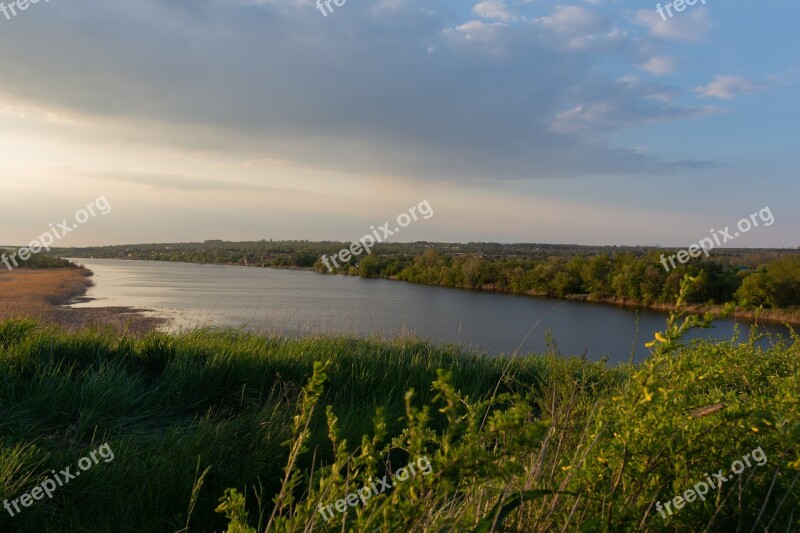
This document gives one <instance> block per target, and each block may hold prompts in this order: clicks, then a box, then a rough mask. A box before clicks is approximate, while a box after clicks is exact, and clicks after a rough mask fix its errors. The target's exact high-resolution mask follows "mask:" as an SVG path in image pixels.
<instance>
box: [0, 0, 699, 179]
mask: <svg viewBox="0 0 800 533" xmlns="http://www.w3.org/2000/svg"><path fill="white" fill-rule="evenodd" d="M314 4H315V2H313V1H312V0H286V1H279V0H259V1H241V0H240V1H238V2H231V1H229V0H225V1H223V0H196V1H195V2H192V3H191V4H188V3H187V4H176V3H174V2H167V1H163V0H162V1H156V0H126V1H125V2H122V1H110V2H107V3H103V4H97V3H96V2H91V1H89V0H73V1H72V2H71V3H70V4H69V6H67V5H65V4H58V3H50V4H48V7H47V9H40V10H38V11H37V12H36V14H35V15H33V14H31V15H29V16H26V17H25V18H24V19H22V18H21V19H19V20H17V21H15V23H14V24H13V26H11V25H10V26H9V28H8V30H7V31H6V29H4V31H3V32H2V33H0V63H2V64H3V70H4V76H3V77H2V78H1V79H0V94H6V95H9V96H10V97H12V98H13V99H14V100H15V101H17V100H19V101H22V102H24V103H25V104H26V105H31V106H35V107H36V108H38V109H43V110H47V112H49V113H54V114H56V115H59V116H61V115H65V116H69V117H71V119H72V120H78V121H80V122H81V123H83V124H90V125H91V124H103V125H104V127H103V128H102V129H103V137H104V138H108V137H113V138H115V139H118V140H119V141H120V142H129V143H131V144H135V145H138V144H148V145H159V146H161V147H163V148H164V149H165V150H178V151H185V152H198V151H200V152H217V153H218V154H222V155H223V156H224V157H228V158H231V159H237V160H249V159H277V160H281V161H292V162H295V164H297V165H298V166H306V167H325V168H328V169H331V170H332V171H338V172H341V173H353V174H363V175H379V176H392V177H398V178H404V179H414V180H418V181H429V182H433V181H435V182H446V181H448V180H457V181H485V180H525V179H535V178H540V177H559V176H590V175H598V174H603V173H614V174H636V175H639V174H641V173H646V172H651V171H656V172H661V171H672V170H675V169H676V168H678V167H676V165H675V164H673V163H671V162H662V161H659V160H658V159H656V158H655V157H653V156H648V155H645V154H642V153H640V152H638V151H636V150H626V149H611V148H608V147H607V146H606V145H605V144H604V143H603V138H602V136H603V134H604V132H609V131H613V130H617V129H620V128H626V127H636V126H638V125H642V124H653V123H657V122H662V121H663V122H666V121H672V120H682V119H690V118H697V117H699V116H706V115H708V114H710V113H712V112H713V111H712V108H707V107H697V106H692V105H678V104H675V103H670V101H669V99H668V98H665V97H664V95H671V94H675V91H674V90H673V89H672V88H670V87H665V86H662V85H659V84H656V83H650V84H642V83H638V84H633V85H631V84H630V83H628V84H627V85H626V84H621V85H620V83H619V82H618V80H617V78H618V74H617V73H616V72H614V73H613V74H612V73H611V72H610V71H609V69H607V68H605V65H606V64H607V62H609V59H611V60H612V61H615V62H617V63H618V64H620V65H623V67H624V68H628V69H630V70H632V71H635V69H637V68H639V65H640V64H641V63H642V61H643V60H644V59H643V58H640V57H639V50H640V49H641V48H642V43H641V41H639V40H638V39H637V38H635V37H634V36H632V35H630V34H629V33H628V31H627V30H626V29H624V28H620V27H617V26H616V25H615V23H614V21H615V20H616V19H615V18H613V17H610V16H608V15H607V14H605V13H600V12H598V11H597V10H596V8H594V7H592V8H588V7H584V6H576V5H560V4H559V5H556V6H548V5H543V4H542V5H535V4H533V3H529V4H522V5H520V4H514V7H515V9H518V10H519V11H520V13H518V14H517V13H512V12H511V11H510V10H509V9H508V7H507V6H506V4H505V3H503V2H499V1H493V2H492V1H487V2H479V3H477V4H474V5H473V7H471V8H470V7H466V8H461V9H459V8H458V7H453V4H452V3H451V2H449V1H444V0H438V1H437V0H424V1H423V0H385V1H383V2H382V3H380V4H378V5H377V6H378V7H380V9H379V10H378V11H376V6H375V5H373V6H368V5H366V4H363V3H357V2H347V3H346V4H345V5H344V6H342V7H340V8H338V10H337V11H336V15H337V16H336V17H330V16H329V17H323V16H322V15H321V14H320V13H319V11H317V10H316V8H315V5H314ZM525 9H527V10H528V11H525ZM386 10H391V11H390V12H389V11H386ZM85 13H91V14H92V16H91V17H87V16H85ZM389 13H390V16H389V15H388V14H389ZM476 15H477V16H478V17H479V18H480V19H479V20H477V19H475V17H476ZM689 17H691V14H688V13H686V14H684V18H689ZM334 19H335V20H334ZM676 22H677V19H676ZM613 91H620V92H619V94H616V95H614V94H611V93H612V92H613ZM659 97H660V98H661V100H658V98H659ZM673 102H674V100H673ZM176 186H177V183H176Z"/></svg>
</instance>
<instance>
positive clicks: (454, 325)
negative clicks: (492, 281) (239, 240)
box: [73, 259, 786, 363]
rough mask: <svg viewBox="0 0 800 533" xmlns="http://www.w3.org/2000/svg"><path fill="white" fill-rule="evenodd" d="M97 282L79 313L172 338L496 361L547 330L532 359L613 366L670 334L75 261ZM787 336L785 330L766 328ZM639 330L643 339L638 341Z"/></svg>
mask: <svg viewBox="0 0 800 533" xmlns="http://www.w3.org/2000/svg"><path fill="white" fill-rule="evenodd" d="M73 261H75V262H77V263H80V264H83V265H85V266H86V267H87V268H89V269H90V270H92V271H93V272H94V277H93V278H92V279H93V281H94V286H93V287H91V288H90V289H89V291H88V293H87V297H89V298H90V300H89V301H87V302H83V303H79V304H76V307H81V306H90V307H104V306H130V307H138V308H143V309H149V310H152V311H153V312H154V313H155V314H157V315H159V316H164V317H166V318H169V319H170V323H169V325H168V326H166V328H167V329H170V330H173V331H174V330H181V329H184V328H194V327H200V326H232V327H237V328H239V327H244V328H248V329H252V330H257V331H264V332H271V333H279V334H285V335H295V334H301V335H304V334H319V333H325V334H353V335H359V336H370V335H378V336H381V337H384V338H390V337H394V336H397V335H402V334H409V333H411V334H415V335H418V336H421V337H424V338H427V339H430V340H431V341H433V342H435V343H454V344H459V345H463V346H466V347H469V348H472V349H474V350H476V351H481V352H485V353H487V354H490V355H497V354H509V353H512V352H513V351H514V350H515V349H516V348H517V346H519V345H520V343H521V342H522V341H523V339H524V338H525V336H526V335H527V333H528V332H529V331H530V330H531V328H532V327H533V326H534V324H536V323H537V321H540V323H539V324H538V326H537V327H536V328H535V329H534V330H533V333H532V334H531V335H530V336H529V337H528V339H527V341H525V343H524V345H523V346H522V350H521V352H522V353H528V352H535V353H542V352H544V351H546V350H547V348H548V334H549V336H550V338H552V341H553V342H554V343H555V344H556V346H557V347H558V349H559V351H560V352H561V353H562V354H564V355H583V354H584V353H586V356H587V357H588V358H589V359H592V360H597V359H599V358H600V357H602V356H604V355H606V356H608V358H609V361H610V362H612V363H618V362H622V361H627V360H628V359H629V358H630V355H631V350H632V347H633V346H634V344H635V346H636V349H635V358H636V360H641V359H642V358H643V357H645V356H646V355H647V353H648V351H647V349H646V348H645V347H644V343H645V342H647V341H649V340H650V339H652V337H653V332H654V331H658V330H662V329H663V328H664V324H665V321H666V318H667V315H666V314H665V313H661V312H657V311H650V310H639V311H636V310H633V309H628V308H621V307H614V306H610V305H603V304H596V303H587V302H577V301H564V300H558V299H552V298H534V297H528V296H517V295H510V294H499V293H490V292H479V291H471V290H461V289H449V288H444V287H429V286H425V285H416V284H412V283H405V282H399V281H390V280H383V279H364V278H356V277H347V276H332V275H323V274H318V273H315V272H308V271H301V270H277V269H268V268H253V267H239V266H218V265H195V264H186V263H167V262H156V261H127V260H114V259H73ZM736 324H738V325H739V329H740V330H741V331H742V332H743V334H744V335H746V334H747V333H748V332H749V327H750V326H749V324H748V323H746V322H740V321H734V320H720V321H717V322H716V323H715V326H716V327H715V328H714V329H711V330H695V331H693V332H692V333H691V334H690V335H689V336H688V337H689V338H699V337H710V338H730V337H731V336H733V334H734V327H735V325H736ZM760 328H761V329H762V330H768V331H770V332H773V333H777V334H780V335H782V334H785V333H786V330H785V328H784V327H783V326H780V325H769V326H760ZM637 330H638V335H637Z"/></svg>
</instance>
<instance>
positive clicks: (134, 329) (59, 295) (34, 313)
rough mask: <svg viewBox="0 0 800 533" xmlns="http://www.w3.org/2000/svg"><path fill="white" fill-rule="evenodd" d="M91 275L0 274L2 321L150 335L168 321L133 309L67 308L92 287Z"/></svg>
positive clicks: (80, 271) (76, 271)
mask: <svg viewBox="0 0 800 533" xmlns="http://www.w3.org/2000/svg"><path fill="white" fill-rule="evenodd" d="M91 275H92V273H91V271H89V270H86V269H84V268H63V269H62V268H59V269H45V270H29V269H24V268H18V269H15V270H13V271H10V272H9V271H7V270H5V269H3V270H1V271H0V320H8V319H10V318H22V317H28V318H35V319H37V320H39V321H40V322H42V323H44V324H52V325H56V326H59V327H62V328H64V329H65V330H68V331H76V330H80V329H83V328H85V327H94V328H99V329H106V328H109V327H110V328H112V329H113V330H114V331H117V332H119V333H122V332H128V333H133V334H136V335H140V334H143V333H146V332H148V331H151V330H153V329H154V328H155V327H157V326H159V325H161V324H163V323H164V322H165V320H164V319H160V318H153V317H148V316H145V315H144V314H143V313H142V311H143V310H141V309H134V308H131V307H96V308H80V309H72V308H69V307H66V305H67V304H69V303H71V302H74V301H75V300H76V299H77V298H79V297H81V296H83V295H84V294H85V293H86V290H87V289H88V288H89V286H91V284H92V281H91Z"/></svg>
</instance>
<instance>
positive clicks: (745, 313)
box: [565, 294, 800, 325]
mask: <svg viewBox="0 0 800 533" xmlns="http://www.w3.org/2000/svg"><path fill="white" fill-rule="evenodd" d="M565 299H567V300H575V301H581V302H592V303H601V304H607V305H614V306H617V307H630V308H638V309H651V310H653V311H664V312H670V311H672V310H674V309H675V304H667V303H649V304H648V303H644V302H640V301H637V300H634V299H632V298H625V297H621V296H602V295H594V294H570V295H568V296H567V297H566V298H565ZM681 309H682V310H684V311H686V312H687V313H689V314H693V315H703V314H705V313H711V314H713V315H719V314H721V313H722V312H723V311H724V309H725V306H724V305H702V304H690V305H684V306H683V307H682V308H681ZM731 317H732V318H739V319H743V320H750V321H755V320H756V319H758V322H759V323H761V322H772V323H776V324H791V325H800V309H797V310H794V309H762V310H755V309H742V308H741V307H737V308H736V310H735V311H734V313H733V314H732V315H731Z"/></svg>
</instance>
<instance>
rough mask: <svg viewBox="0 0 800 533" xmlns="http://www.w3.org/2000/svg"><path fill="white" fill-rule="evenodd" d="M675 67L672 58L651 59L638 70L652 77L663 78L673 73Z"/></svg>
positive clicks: (675, 64)
mask: <svg viewBox="0 0 800 533" xmlns="http://www.w3.org/2000/svg"><path fill="white" fill-rule="evenodd" d="M677 66H678V62H677V61H676V59H675V58H674V57H651V58H650V59H648V60H647V62H645V63H644V64H642V65H641V66H640V68H641V69H642V70H644V71H646V72H649V73H650V74H652V75H654V76H664V75H666V74H670V73H672V72H674V71H675V69H676V68H677Z"/></svg>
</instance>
